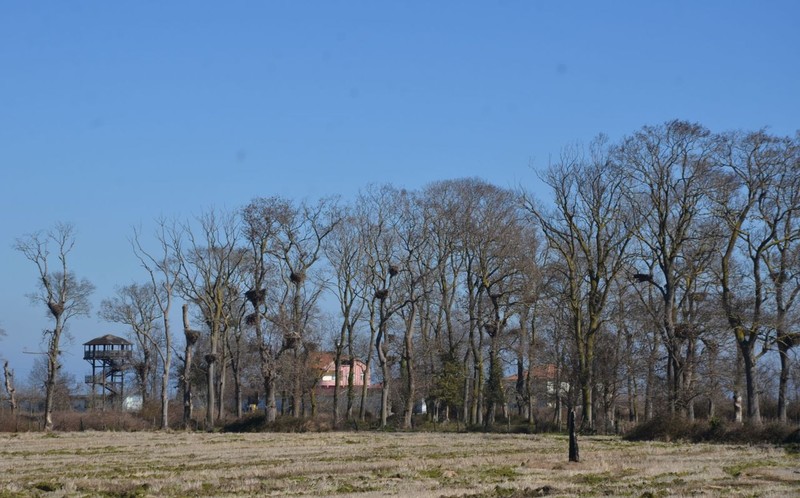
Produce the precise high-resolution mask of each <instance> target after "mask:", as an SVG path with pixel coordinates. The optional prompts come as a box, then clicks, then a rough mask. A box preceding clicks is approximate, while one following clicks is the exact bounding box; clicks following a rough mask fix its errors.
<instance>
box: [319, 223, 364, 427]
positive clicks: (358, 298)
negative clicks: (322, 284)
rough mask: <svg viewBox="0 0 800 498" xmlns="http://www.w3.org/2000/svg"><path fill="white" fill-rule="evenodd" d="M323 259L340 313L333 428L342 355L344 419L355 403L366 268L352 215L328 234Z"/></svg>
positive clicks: (362, 247)
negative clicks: (356, 338)
mask: <svg viewBox="0 0 800 498" xmlns="http://www.w3.org/2000/svg"><path fill="white" fill-rule="evenodd" d="M325 255H326V257H327V259H328V262H329V263H330V265H331V267H332V269H333V273H334V276H335V284H336V286H335V289H334V291H335V294H336V297H337V300H338V302H339V311H340V312H341V326H340V328H339V336H338V338H337V339H336V341H335V342H336V344H335V346H336V349H335V358H334V364H335V375H334V386H335V387H334V391H333V425H334V427H336V426H337V425H338V422H339V390H340V389H339V384H340V381H341V379H340V378H339V375H340V374H339V372H340V367H341V365H342V359H343V353H344V352H345V351H347V361H348V366H349V368H348V378H347V409H346V414H347V419H348V420H350V419H352V418H353V405H354V400H355V386H354V383H355V379H354V370H355V354H354V336H355V330H356V325H357V324H358V321H359V320H360V319H361V316H362V314H363V312H364V299H363V297H364V293H365V282H364V279H360V278H358V277H359V275H362V274H363V266H364V264H365V252H364V245H363V244H362V241H361V239H360V234H359V231H358V222H357V218H356V216H355V215H354V214H353V213H349V214H344V213H343V215H342V221H341V223H339V224H338V225H337V226H336V228H335V229H334V230H333V232H331V234H330V236H329V237H328V239H327V242H326V244H325Z"/></svg>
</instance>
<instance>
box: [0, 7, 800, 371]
mask: <svg viewBox="0 0 800 498" xmlns="http://www.w3.org/2000/svg"><path fill="white" fill-rule="evenodd" d="M799 116H800V2H797V1H794V0H786V1H769V0H765V1H759V2H755V1H748V2H744V1H734V0H728V1H707V2H696V1H641V0H639V1H624V2H623V1H608V2H597V1H587V2H570V1H556V0H551V1H534V0H526V1H494V2H473V1H436V2H422V1H419V2H399V1H398V2H374V1H339V2H330V1H320V2H311V1H306V2H304V1H293V2H267V1H236V2H210V1H204V0H193V1H174V2H154V1H140V2H86V1H77V0H71V1H68V2H65V1H61V2H57V1H50V2H46V1H43V2H10V1H9V2H2V3H0V209H2V221H0V327H2V328H4V329H5V330H6V331H7V337H5V338H4V339H0V357H5V358H7V359H9V360H10V361H11V364H12V367H13V368H14V369H15V370H16V371H17V378H18V381H20V382H21V381H23V380H24V379H25V378H26V376H27V372H28V370H29V368H30V364H31V363H32V360H33V358H34V356H33V355H24V354H22V351H23V350H26V351H39V350H41V348H42V347H43V346H42V344H41V331H42V330H43V329H44V328H46V327H48V326H49V324H50V321H49V319H48V318H47V316H46V315H45V312H44V310H43V309H41V307H38V308H36V307H33V306H31V305H30V303H29V301H28V300H27V298H26V297H25V294H26V293H30V292H32V291H34V290H35V289H36V273H35V268H34V267H33V265H32V264H30V263H29V262H27V261H26V260H25V259H24V258H23V256H22V255H21V254H19V253H17V252H15V251H13V250H12V245H13V243H14V240H15V239H16V238H18V237H21V236H23V235H24V234H26V233H29V232H32V231H36V230H39V229H45V228H48V227H50V226H52V225H53V224H54V223H55V222H56V221H65V222H72V223H74V224H75V225H76V227H77V229H78V242H77V246H76V248H75V251H74V253H73V256H72V268H73V270H74V271H75V272H76V273H77V274H78V275H79V276H81V277H86V278H88V279H90V280H91V281H93V282H94V283H95V284H96V285H97V291H96V294H95V296H94V302H95V311H96V309H97V307H98V306H97V305H99V302H100V300H101V299H103V298H105V297H109V296H111V295H112V293H113V292H114V287H115V286H116V285H122V284H127V283H130V282H132V281H134V280H135V281H141V280H143V278H144V274H143V273H142V272H141V271H140V270H139V269H138V267H137V264H136V261H135V260H134V258H133V255H132V252H131V250H130V245H129V243H128V238H129V237H130V235H131V227H132V226H133V225H138V224H141V225H142V226H143V228H144V229H145V231H148V229H150V228H152V227H153V222H152V220H153V219H154V218H155V217H157V216H159V215H162V214H163V215H165V216H168V217H172V216H177V217H188V216H191V215H192V214H198V213H200V212H201V211H203V210H204V209H207V208H209V207H211V206H215V207H218V208H229V209H233V208H237V207H240V206H242V205H243V204H245V203H246V202H247V201H248V200H250V199H251V198H253V197H256V196H269V195H275V194H280V195H284V196H287V197H290V198H295V199H302V198H312V199H313V198H315V197H318V196H323V195H329V194H341V195H343V196H344V197H345V198H347V197H350V196H352V194H354V193H355V192H356V191H357V190H358V189H359V188H361V187H363V186H365V185H367V184H368V183H384V182H391V183H394V184H396V185H398V186H404V187H407V188H417V187H420V186H423V185H425V184H426V183H428V182H431V181H434V180H440V179H447V178H457V177H465V176H478V177H482V178H484V179H486V180H488V181H491V182H493V183H496V184H498V185H500V186H504V187H516V186H518V185H523V186H525V187H527V188H530V189H533V190H537V189H538V188H539V187H538V186H537V179H536V176H535V174H534V173H533V171H532V170H531V168H530V166H531V165H533V166H534V167H543V166H546V165H547V161H548V158H549V157H551V156H553V157H555V156H556V155H557V154H558V153H559V150H560V149H561V148H562V147H564V146H565V145H569V144H571V143H574V142H576V141H583V142H586V141H588V140H590V139H591V138H592V137H593V136H595V135H596V134H598V133H600V132H603V133H606V134H607V135H609V136H610V137H611V138H612V140H616V139H619V138H620V137H622V136H623V135H625V134H627V133H631V132H633V131H635V130H636V129H637V128H639V127H641V126H643V125H646V124H659V123H662V122H664V121H667V120H670V119H674V118H679V119H687V120H692V121H699V122H700V123H702V124H704V125H706V126H707V127H709V128H711V129H712V130H714V131H722V130H728V129H757V128H761V127H764V126H768V127H770V129H771V131H772V132H774V133H776V134H781V135H788V134H793V133H794V132H795V130H797V129H798V128H800V122H799V121H798V117H799ZM109 332H110V333H115V334H118V335H123V334H124V330H123V329H121V328H120V327H119V326H116V325H113V324H107V323H103V322H102V321H101V320H99V319H98V318H97V317H96V315H94V314H93V315H92V316H91V317H90V318H87V319H82V320H75V321H73V322H72V325H71V333H72V335H73V336H74V338H75V339H74V341H73V343H72V345H71V346H68V347H65V349H66V350H67V355H66V356H65V358H64V360H65V368H66V369H67V370H69V371H71V372H72V373H74V374H75V375H76V377H78V378H82V377H81V376H82V375H83V374H85V373H87V372H88V370H87V367H88V365H87V364H85V362H83V361H82V359H81V356H82V348H81V346H80V345H81V344H82V343H83V342H86V341H87V340H89V339H91V338H93V337H97V336H99V335H102V334H105V333H109Z"/></svg>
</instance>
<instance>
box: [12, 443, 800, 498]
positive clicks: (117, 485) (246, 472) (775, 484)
mask: <svg viewBox="0 0 800 498" xmlns="http://www.w3.org/2000/svg"><path fill="white" fill-rule="evenodd" d="M581 457H582V459H583V461H582V462H581V463H577V464H575V463H573V464H570V463H568V462H567V440H566V438H565V437H561V436H529V435H496V434H454V433H363V432H358V433H347V432H344V433H321V434H273V433H262V434H206V433H183V432H174V433H161V432H91V431H90V432H70V433H54V434H51V435H48V434H43V433H20V434H9V433H0V497H10V496H53V497H57V496H117V497H122V496H130V497H133V496H234V495H238V496H339V497H344V496H359V497H370V496H386V495H394V496H436V497H440V496H443V497H464V496H483V497H495V496H497V497H526V496H588V495H601V496H609V495H611V496H636V497H640V496H648V497H649V496H775V497H786V496H800V457H799V456H798V454H797V453H792V452H788V451H787V450H786V449H784V448H776V447H768V446H764V447H759V446H723V445H706V444H683V443H675V444H671V443H630V442H625V441H621V440H620V439H617V438H612V437H591V438H589V437H586V438H582V439H581Z"/></svg>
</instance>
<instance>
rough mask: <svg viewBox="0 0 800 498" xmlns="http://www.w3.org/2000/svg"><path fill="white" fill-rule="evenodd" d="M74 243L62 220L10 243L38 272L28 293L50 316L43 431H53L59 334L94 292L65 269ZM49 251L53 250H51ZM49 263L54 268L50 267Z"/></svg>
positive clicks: (84, 309)
mask: <svg viewBox="0 0 800 498" xmlns="http://www.w3.org/2000/svg"><path fill="white" fill-rule="evenodd" d="M74 246H75V229H74V227H73V226H72V225H70V224H66V223H58V224H56V225H55V227H54V228H52V229H50V230H48V231H46V232H37V233H34V234H30V235H27V236H25V237H24V238H21V239H17V241H16V243H15V245H14V248H15V249H16V250H18V251H20V252H21V253H22V254H23V255H24V256H25V258H27V259H28V260H29V261H31V262H32V263H33V264H34V265H35V266H36V269H37V271H38V277H39V291H38V292H35V293H33V294H30V296H29V297H30V298H31V301H32V302H33V303H41V304H44V305H45V306H47V309H48V311H49V314H50V316H51V317H52V319H53V327H52V329H48V330H45V331H44V339H45V341H46V342H47V379H46V381H45V393H46V394H45V430H47V431H52V430H53V401H54V398H53V396H54V393H55V388H56V380H57V378H58V371H59V368H60V362H59V355H60V354H61V350H60V344H61V338H62V334H63V333H64V331H65V327H66V325H67V322H68V321H69V320H70V319H71V318H73V317H76V316H86V315H88V314H89V311H90V306H91V305H90V302H89V296H90V295H91V294H92V292H94V285H92V283H91V282H89V281H88V280H86V279H78V277H77V276H75V274H74V273H73V272H72V271H70V269H69V266H68V264H67V257H68V256H69V254H70V253H71V252H72V250H73V248H74ZM51 250H53V251H54V252H53V253H51ZM54 260H55V261H54ZM54 263H55V264H54ZM53 264H54V265H53ZM51 265H53V266H55V267H56V268H55V269H52V268H51Z"/></svg>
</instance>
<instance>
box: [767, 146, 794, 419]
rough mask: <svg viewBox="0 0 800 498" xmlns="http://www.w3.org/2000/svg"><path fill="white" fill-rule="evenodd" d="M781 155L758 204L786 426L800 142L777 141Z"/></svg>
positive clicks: (782, 416) (780, 405)
mask: <svg viewBox="0 0 800 498" xmlns="http://www.w3.org/2000/svg"><path fill="white" fill-rule="evenodd" d="M775 145H776V146H777V149H776V150H775V153H778V154H780V155H779V157H778V158H776V159H777V161H776V169H775V172H774V174H773V175H772V187H771V188H770V189H769V190H767V191H766V192H765V199H764V201H763V202H760V203H759V204H758V217H759V219H760V220H762V222H763V223H764V224H765V225H766V228H767V232H768V233H769V234H771V235H772V241H771V242H770V243H769V244H768V245H767V246H766V247H765V248H764V250H763V251H762V252H761V258H762V259H763V262H764V265H765V269H766V273H767V276H768V281H769V283H770V284H771V287H772V290H771V293H770V294H772V299H774V315H775V316H774V321H773V324H772V327H773V328H774V329H775V344H776V345H777V349H778V355H779V358H780V368H781V369H780V376H779V383H778V417H779V418H780V420H781V422H787V420H788V416H787V411H786V408H787V402H786V389H787V386H788V382H789V370H790V361H791V359H790V356H789V351H790V350H791V349H792V348H794V347H795V346H797V345H798V344H800V332H798V331H797V328H796V323H797V315H798V310H797V303H798V296H800V141H798V140H797V139H796V140H794V141H791V140H789V139H778V140H776V144H775Z"/></svg>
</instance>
